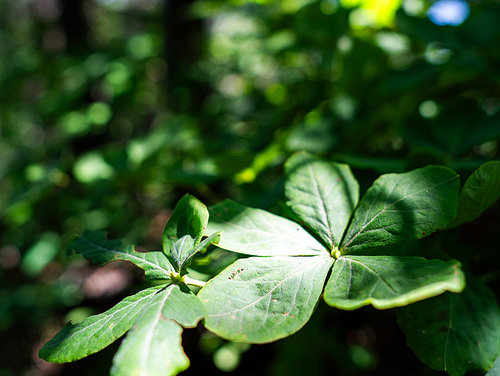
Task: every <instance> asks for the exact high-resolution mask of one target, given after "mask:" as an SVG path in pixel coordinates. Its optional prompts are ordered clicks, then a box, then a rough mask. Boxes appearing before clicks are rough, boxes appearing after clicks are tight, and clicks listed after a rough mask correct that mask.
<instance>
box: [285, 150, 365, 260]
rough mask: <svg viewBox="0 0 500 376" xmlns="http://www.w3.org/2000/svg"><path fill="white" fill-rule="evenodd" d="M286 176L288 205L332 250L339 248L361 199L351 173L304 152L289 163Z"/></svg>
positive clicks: (338, 165) (343, 167) (341, 166)
mask: <svg viewBox="0 0 500 376" xmlns="http://www.w3.org/2000/svg"><path fill="white" fill-rule="evenodd" d="M285 173H286V182H285V195H286V196H287V198H288V199H289V201H288V202H287V204H288V205H289V206H290V208H291V209H292V211H293V212H294V213H295V214H296V215H297V216H298V217H299V218H300V219H301V220H302V221H304V222H305V223H306V224H307V225H308V226H309V227H310V228H311V230H312V231H313V232H314V233H315V234H316V235H318V236H319V237H320V238H321V240H322V241H323V242H324V243H325V244H326V245H327V247H328V248H329V249H330V250H332V249H333V248H334V247H335V246H338V245H339V243H340V240H341V239H342V235H343V233H344V231H345V229H346V227H347V224H348V222H349V218H350V217H351V214H352V211H353V210H354V208H355V207H356V205H357V203H358V199H359V185H358V182H357V181H356V179H355V178H354V176H353V175H352V172H351V169H350V168H349V166H348V165H345V164H340V163H335V162H325V161H322V160H320V159H317V158H314V157H312V156H311V155H309V154H307V153H304V152H302V153H297V154H295V155H293V156H292V157H291V158H290V159H289V160H288V161H287V163H286V164H285Z"/></svg>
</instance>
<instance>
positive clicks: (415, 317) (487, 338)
mask: <svg viewBox="0 0 500 376" xmlns="http://www.w3.org/2000/svg"><path fill="white" fill-rule="evenodd" d="M467 284H468V285H467V288H466V289H465V290H464V291H463V292H462V293H461V294H444V295H441V296H439V297H436V298H434V299H429V300H426V301H423V302H419V303H417V304H413V305H411V306H408V307H404V308H402V309H398V310H396V312H397V316H398V324H399V326H400V327H401V329H402V330H403V332H404V333H405V335H406V343H407V344H408V346H410V348H411V349H412V350H413V351H414V352H415V354H416V355H417V356H418V357H419V358H420V360H422V361H423V362H424V363H425V364H427V365H428V366H430V367H431V368H434V369H436V370H439V371H446V372H448V374H449V375H451V376H461V375H463V374H465V373H466V372H467V371H468V370H483V371H486V370H488V369H489V368H490V367H491V366H492V364H493V362H494V361H495V359H496V358H497V356H498V354H499V352H500V310H499V308H498V303H497V301H496V299H495V296H494V294H493V293H492V291H491V290H490V289H489V288H488V287H487V286H486V285H484V284H483V283H482V282H480V281H479V280H477V279H476V278H474V277H473V276H471V275H467Z"/></svg>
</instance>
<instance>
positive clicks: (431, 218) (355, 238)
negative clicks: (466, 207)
mask: <svg viewBox="0 0 500 376" xmlns="http://www.w3.org/2000/svg"><path fill="white" fill-rule="evenodd" d="M459 187H460V183H459V180H458V176H457V174H455V172H453V171H452V170H450V169H448V168H446V167H440V166H428V167H424V168H420V169H418V170H414V171H410V172H407V173H404V174H387V175H382V176H381V177H380V178H378V179H377V180H376V181H375V183H373V185H372V186H371V187H370V188H369V189H368V191H367V192H366V194H365V195H364V196H363V198H362V199H361V202H360V203H359V205H358V207H357V209H356V210H355V212H354V217H353V220H352V223H351V224H350V226H349V228H348V230H347V233H346V236H345V237H344V239H343V240H342V243H341V248H342V249H343V250H342V253H344V254H346V253H354V252H356V251H357V250H361V249H366V248H375V247H380V246H385V245H390V244H397V243H402V242H405V241H409V240H413V239H420V238H423V237H426V236H428V235H430V234H432V233H433V232H434V231H436V230H438V229H440V228H443V227H444V226H446V225H447V224H448V222H450V221H451V219H453V217H454V216H455V215H456V210H457V202H458V190H459Z"/></svg>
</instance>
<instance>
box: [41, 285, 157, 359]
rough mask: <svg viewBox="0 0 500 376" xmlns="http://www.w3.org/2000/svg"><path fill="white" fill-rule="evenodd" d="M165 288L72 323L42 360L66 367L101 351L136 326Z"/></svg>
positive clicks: (43, 351)
mask: <svg viewBox="0 0 500 376" xmlns="http://www.w3.org/2000/svg"><path fill="white" fill-rule="evenodd" d="M164 287H165V285H162V286H155V287H151V288H148V289H145V290H142V291H140V292H138V293H137V294H135V295H131V296H129V297H127V298H125V299H123V300H122V301H121V302H120V303H118V304H117V305H115V306H114V307H113V308H111V309H109V310H107V311H106V312H104V313H101V314H99V315H94V316H90V317H88V318H86V319H85V320H83V321H82V322H80V323H79V324H76V325H73V324H71V323H68V324H66V326H65V327H64V328H63V329H62V330H61V331H60V332H59V333H57V334H56V335H55V336H54V338H52V339H51V340H50V341H49V342H47V343H46V344H45V345H44V346H43V347H42V348H41V350H40V353H39V355H40V358H42V359H44V360H46V361H48V362H52V363H67V362H72V361H74V360H78V359H81V358H84V357H86V356H88V355H90V354H93V353H95V352H97V351H100V350H102V349H103V348H105V347H106V346H108V345H109V344H111V343H112V342H114V341H115V340H116V339H118V338H120V337H121V336H122V335H123V334H125V332H126V331H127V330H129V329H130V328H131V327H132V326H133V325H134V322H135V320H136V319H137V317H138V316H139V315H140V313H141V310H142V309H143V308H144V307H146V306H147V304H148V303H149V302H150V301H151V299H154V296H155V294H157V293H158V292H159V291H160V290H161V289H162V288H164Z"/></svg>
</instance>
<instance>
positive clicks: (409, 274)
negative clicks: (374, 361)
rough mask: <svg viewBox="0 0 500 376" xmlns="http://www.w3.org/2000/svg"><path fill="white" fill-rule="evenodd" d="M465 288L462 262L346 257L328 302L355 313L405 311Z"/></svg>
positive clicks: (329, 286)
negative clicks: (363, 310) (369, 307)
mask: <svg viewBox="0 0 500 376" xmlns="http://www.w3.org/2000/svg"><path fill="white" fill-rule="evenodd" d="M464 287H465V280H464V275H463V272H462V271H461V270H460V263H459V262H458V261H449V262H444V261H441V260H426V259H424V258H421V257H397V256H345V257H344V256H342V257H340V258H339V259H338V260H337V261H336V262H335V265H334V266H333V270H332V274H331V276H330V279H329V280H328V283H327V284H326V287H325V292H324V299H325V301H326V302H327V303H328V304H329V305H331V306H332V307H337V308H340V309H346V310H353V309H357V308H360V307H363V306H365V305H369V304H371V305H373V306H374V307H375V308H378V309H387V308H393V307H401V306H404V305H407V304H411V303H414V302H417V301H419V300H423V299H427V298H430V297H433V296H436V295H439V294H441V293H443V292H445V291H452V292H460V291H462V290H463V289H464Z"/></svg>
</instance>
